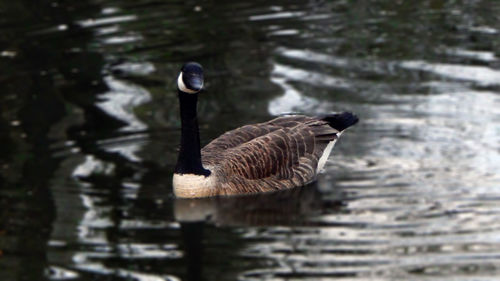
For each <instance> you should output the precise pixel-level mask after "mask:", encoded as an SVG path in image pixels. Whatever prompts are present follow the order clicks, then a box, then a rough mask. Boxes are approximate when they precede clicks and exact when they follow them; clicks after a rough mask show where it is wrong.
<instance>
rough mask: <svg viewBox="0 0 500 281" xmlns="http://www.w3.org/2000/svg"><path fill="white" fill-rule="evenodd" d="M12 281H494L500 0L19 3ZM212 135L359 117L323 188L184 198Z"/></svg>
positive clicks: (11, 49)
mask: <svg viewBox="0 0 500 281" xmlns="http://www.w3.org/2000/svg"><path fill="white" fill-rule="evenodd" d="M0 2H1V5H0V53H1V55H0V90H1V95H0V106H1V115H0V132H1V134H0V138H1V144H2V145H1V146H0V186H1V189H0V280H2V281H10V280H138V281H157V280H217V281H220V280H337V279H338V280H440V281H442V280H447V281H451V280H453V281H466V280H498V278H500V277H498V276H500V173H499V172H498V171H499V168H500V34H499V33H500V25H499V23H500V2H498V1H493V0H491V1H486V0H485V1H481V0H477V1H473V0H463V1H451V0H449V1H444V0H425V1H392V0H391V1H389V0H377V1H347V0H344V1H273V2H272V3H270V1H217V3H216V2H215V1H201V2H196V1H154V0H140V1H137V0H135V1H132V0H124V1H118V0H94V1H89V0H83V1H57V0H56V1H45V0H42V1H6V0H1V1H0ZM192 60H194V61H198V62H200V63H201V64H203V65H204V68H205V72H206V83H205V91H204V92H203V93H202V94H201V95H200V104H199V119H200V127H201V138H202V143H203V144H205V143H207V142H208V141H210V140H211V139H213V138H215V137H217V136H218V135H220V134H221V133H223V132H225V131H226V130H229V129H232V128H235V127H238V126H241V125H243V124H247V123H254V122H261V121H265V120H268V119H270V118H272V117H273V116H276V115H279V114H282V113H287V112H301V113H306V114H311V115H313V114H319V113H326V112H333V111H343V110H348V111H352V112H355V113H356V114H358V116H359V117H360V122H359V123H358V124H357V125H356V126H355V127H353V128H352V129H349V130H348V132H346V133H345V134H343V135H342V138H341V139H340V141H339V142H338V144H337V145H336V147H335V149H334V152H333V155H332V156H331V157H330V159H329V161H328V163H327V165H326V171H325V173H323V174H322V175H321V176H320V177H319V179H318V181H317V182H316V183H314V184H312V185H309V186H306V187H303V188H296V189H293V190H289V191H284V192H278V193H274V194H263V195H256V196H246V197H236V198H215V199H201V200H178V199H175V198H174V196H173V195H172V185H171V179H172V173H173V168H174V165H175V161H176V157H177V147H178V143H179V138H180V130H179V129H180V120H179V117H178V114H179V110H178V103H177V97H176V91H175V79H176V75H177V74H178V71H179V69H180V66H181V65H182V64H183V63H184V62H186V61H192Z"/></svg>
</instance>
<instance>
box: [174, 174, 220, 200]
mask: <svg viewBox="0 0 500 281" xmlns="http://www.w3.org/2000/svg"><path fill="white" fill-rule="evenodd" d="M172 182H173V186H174V194H175V196H177V197H180V198H197V197H207V196H211V195H213V193H214V188H215V187H216V180H215V177H214V176H213V175H210V176H208V177H205V176H200V175H194V174H174V177H173V180H172Z"/></svg>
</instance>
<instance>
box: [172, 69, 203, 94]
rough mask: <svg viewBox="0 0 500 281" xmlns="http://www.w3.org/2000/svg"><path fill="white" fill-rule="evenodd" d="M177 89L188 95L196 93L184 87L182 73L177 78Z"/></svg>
mask: <svg viewBox="0 0 500 281" xmlns="http://www.w3.org/2000/svg"><path fill="white" fill-rule="evenodd" d="M177 87H178V88H179V90H181V91H182V92H184V93H188V94H196V93H198V91H194V90H191V89H189V88H188V87H186V85H185V84H184V81H183V80H182V72H181V73H180V74H179V77H178V78H177Z"/></svg>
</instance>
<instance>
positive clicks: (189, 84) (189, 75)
mask: <svg viewBox="0 0 500 281" xmlns="http://www.w3.org/2000/svg"><path fill="white" fill-rule="evenodd" d="M177 88H178V89H179V91H181V92H183V93H187V94H197V93H199V92H200V91H201V89H202V88H203V67H202V66H201V65H200V64H198V63H196V62H188V63H186V64H184V65H183V66H182V68H181V72H180V73H179V77H178V78H177Z"/></svg>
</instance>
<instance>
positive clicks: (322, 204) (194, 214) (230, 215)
mask: <svg viewBox="0 0 500 281" xmlns="http://www.w3.org/2000/svg"><path fill="white" fill-rule="evenodd" d="M341 206H342V198H335V199H333V200H327V201H326V200H323V199H322V194H321V192H320V191H319V190H318V188H317V183H313V184H310V185H307V186H304V187H299V188H294V189H291V190H284V191H280V192H274V193H262V194H254V195H244V196H235V197H214V198H201V199H176V200H175V202H174V216H175V219H176V220H177V221H178V222H181V223H191V222H205V223H208V224H215V225H224V226H243V225H244V226H269V225H273V226H300V225H309V224H311V223H312V222H311V219H312V218H314V217H316V216H319V215H321V214H324V213H325V212H332V211H335V210H338V209H340V208H341Z"/></svg>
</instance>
